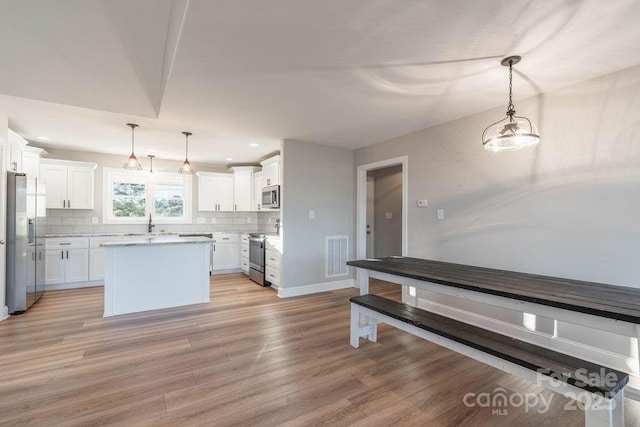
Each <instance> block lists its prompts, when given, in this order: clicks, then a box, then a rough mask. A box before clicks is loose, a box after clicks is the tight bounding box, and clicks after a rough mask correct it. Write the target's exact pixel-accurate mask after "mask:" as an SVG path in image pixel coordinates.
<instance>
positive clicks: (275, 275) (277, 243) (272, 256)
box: [264, 236, 282, 287]
mask: <svg viewBox="0 0 640 427" xmlns="http://www.w3.org/2000/svg"><path fill="white" fill-rule="evenodd" d="M264 264H265V265H264V280H266V281H267V282H269V283H271V286H275V287H279V286H280V284H281V283H282V281H281V279H280V277H281V276H280V274H281V271H282V239H280V237H275V236H267V237H266V238H265V251H264Z"/></svg>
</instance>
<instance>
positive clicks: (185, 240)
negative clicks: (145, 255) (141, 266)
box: [100, 235, 215, 247]
mask: <svg viewBox="0 0 640 427" xmlns="http://www.w3.org/2000/svg"><path fill="white" fill-rule="evenodd" d="M211 242H215V239H210V238H208V237H202V236H197V237H196V236H194V237H178V236H167V235H164V236H152V237H142V236H141V237H140V239H135V240H124V241H113V242H103V243H101V244H100V246H101V247H115V246H151V245H184V244H192V243H200V244H202V243H211Z"/></svg>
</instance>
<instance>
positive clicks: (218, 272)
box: [211, 268, 246, 276]
mask: <svg viewBox="0 0 640 427" xmlns="http://www.w3.org/2000/svg"><path fill="white" fill-rule="evenodd" d="M231 273H244V271H242V270H241V269H239V268H227V269H226V270H216V271H212V272H211V275H212V276H217V275H219V274H231ZM245 274H246V273H245Z"/></svg>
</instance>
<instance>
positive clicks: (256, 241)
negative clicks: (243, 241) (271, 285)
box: [249, 233, 268, 286]
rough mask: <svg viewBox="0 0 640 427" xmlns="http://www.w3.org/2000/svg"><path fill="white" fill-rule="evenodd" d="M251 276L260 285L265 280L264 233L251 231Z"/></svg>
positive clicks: (264, 283)
mask: <svg viewBox="0 0 640 427" xmlns="http://www.w3.org/2000/svg"><path fill="white" fill-rule="evenodd" d="M249 278H250V279H251V280H253V281H254V282H256V283H257V284H258V285H260V286H268V283H267V282H265V281H264V234H260V233H249Z"/></svg>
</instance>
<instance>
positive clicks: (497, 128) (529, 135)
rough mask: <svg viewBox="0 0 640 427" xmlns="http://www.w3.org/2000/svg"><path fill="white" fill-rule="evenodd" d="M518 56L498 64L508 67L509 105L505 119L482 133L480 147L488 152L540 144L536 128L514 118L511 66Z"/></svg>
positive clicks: (526, 121) (521, 118)
mask: <svg viewBox="0 0 640 427" xmlns="http://www.w3.org/2000/svg"><path fill="white" fill-rule="evenodd" d="M520 59H521V58H520V57H519V56H509V57H507V58H504V59H503V60H502V61H501V62H500V63H501V64H502V65H504V66H505V67H506V66H509V105H508V106H507V117H505V118H504V119H502V120H498V121H497V122H495V123H493V124H491V125H489V126H487V128H486V129H485V130H484V132H482V145H483V146H484V148H485V150H488V151H513V150H521V149H523V148H528V147H533V146H534V145H536V144H537V143H538V142H540V135H539V134H538V128H537V127H536V126H535V125H534V124H532V123H531V120H529V119H528V118H526V117H521V116H516V110H515V107H514V105H513V100H512V97H513V93H512V79H513V66H514V65H515V64H517V63H518V62H520Z"/></svg>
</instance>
